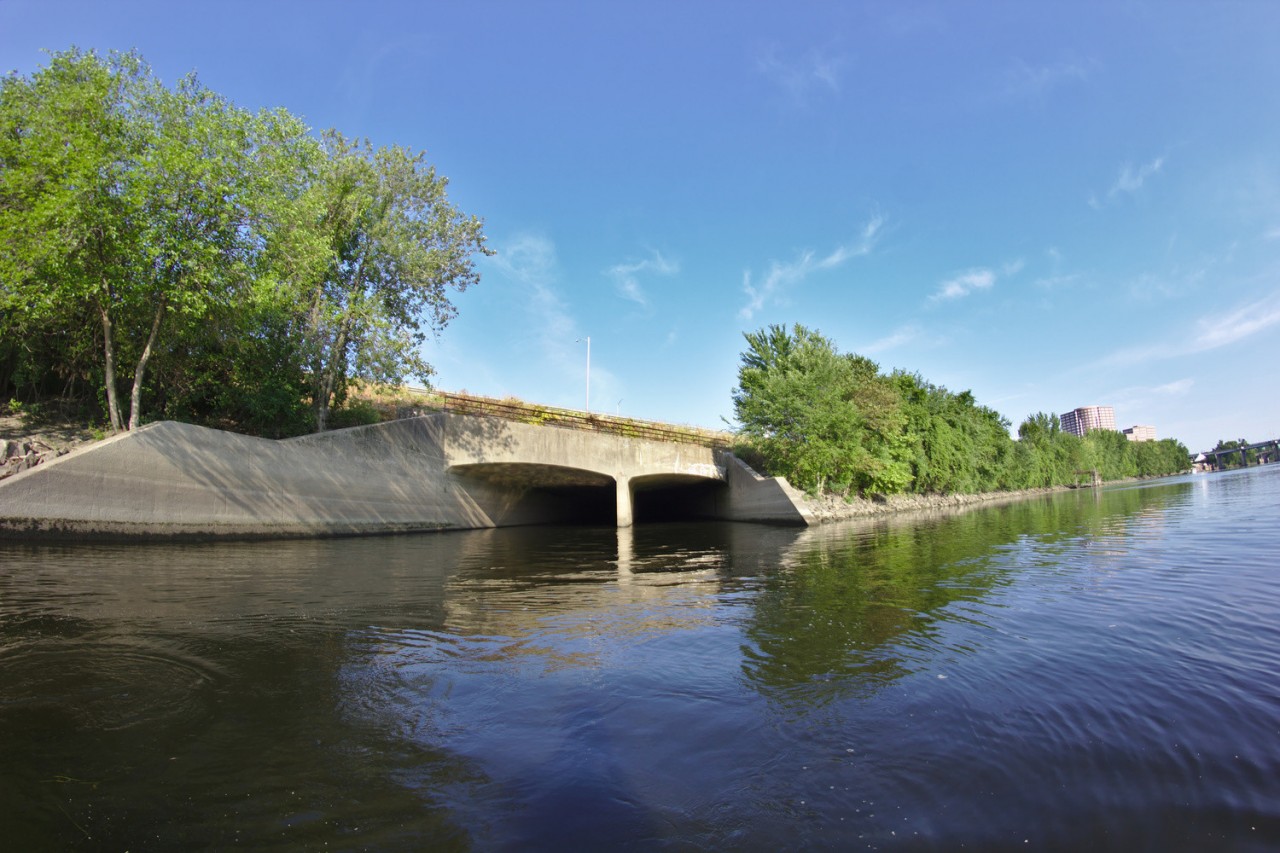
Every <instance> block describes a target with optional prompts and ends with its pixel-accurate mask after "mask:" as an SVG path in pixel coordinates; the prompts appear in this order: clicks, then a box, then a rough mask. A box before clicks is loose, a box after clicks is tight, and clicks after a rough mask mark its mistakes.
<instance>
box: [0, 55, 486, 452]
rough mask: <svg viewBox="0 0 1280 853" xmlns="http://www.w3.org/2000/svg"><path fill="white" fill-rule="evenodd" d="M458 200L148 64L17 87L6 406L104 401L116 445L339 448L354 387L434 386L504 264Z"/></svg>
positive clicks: (6, 96)
mask: <svg viewBox="0 0 1280 853" xmlns="http://www.w3.org/2000/svg"><path fill="white" fill-rule="evenodd" d="M446 186H447V181H446V180H445V179H444V178H443V177H442V176H438V175H437V174H436V173H435V170H434V169H433V168H432V167H431V166H430V165H428V164H427V163H426V161H425V157H424V155H422V154H420V153H419V154H414V153H411V152H409V151H407V150H405V149H403V148H398V147H389V148H377V149H374V148H373V147H372V146H371V145H370V144H369V143H368V142H365V143H363V144H357V143H355V142H351V141H348V140H347V139H345V138H344V137H343V136H341V135H340V134H338V133H336V132H334V131H330V132H329V133H327V134H325V135H324V137H323V139H320V140H317V139H315V138H313V137H312V136H310V135H309V133H308V131H307V129H306V128H305V126H304V125H303V124H302V123H301V122H300V121H299V120H298V119H296V118H294V117H293V116H290V115H289V114H288V113H287V112H284V111H283V110H276V111H266V112H261V113H257V114H253V113H249V112H247V111H244V110H241V109H239V108H237V107H235V106H234V105H233V104H231V103H229V102H228V101H227V100H226V99H224V98H222V97H220V96H218V95H217V94H215V93H213V92H211V91H209V90H208V89H206V88H205V87H203V86H202V85H201V84H200V83H199V82H198V81H197V80H196V78H195V77H194V76H188V77H186V78H183V79H182V80H181V81H179V82H178V84H177V85H176V86H174V87H172V88H168V87H166V86H164V85H162V84H161V83H160V81H158V80H157V79H156V78H155V77H153V76H152V74H151V71H150V69H149V68H148V67H147V66H146V64H145V63H144V62H143V61H142V59H141V57H139V56H138V55H137V54H135V53H128V54H119V53H112V54H110V55H109V56H107V57H102V56H99V55H98V54H96V53H93V52H83V51H79V50H74V49H73V50H70V51H67V52H64V53H58V54H53V55H52V56H51V58H50V62H49V64H48V66H47V67H45V68H42V69H39V70H38V71H36V72H35V73H33V74H32V75H30V76H29V77H22V76H19V75H17V74H10V75H9V76H7V77H5V78H4V79H3V81H2V82H0V392H2V393H15V394H20V395H21V396H23V397H24V398H30V399H39V398H45V397H50V396H58V395H60V396H68V395H80V396H82V397H88V398H90V399H92V398H94V397H96V398H98V399H99V400H100V405H101V408H102V411H103V412H105V414H106V417H107V419H108V421H109V423H110V425H111V428H112V429H113V430H115V431H118V430H120V429H125V428H133V427H135V426H138V425H139V424H140V423H142V422H143V421H144V420H145V419H147V418H148V417H177V418H182V419H185V420H192V421H196V422H201V423H209V424H214V425H218V426H226V427H230V428H235V429H243V430H246V431H250V432H257V433H262V434H267V435H290V434H296V433H298V432H300V431H304V430H305V429H307V426H308V423H309V422H314V424H315V426H316V427H317V428H319V429H323V428H324V427H325V426H326V419H327V414H328V412H329V409H330V408H331V407H341V406H342V404H343V401H344V400H345V398H346V393H347V387H348V384H349V383H350V382H351V381H352V380H353V379H364V380H368V381H374V382H395V381H400V380H401V379H402V378H403V377H404V376H406V375H414V376H418V377H420V378H423V379H425V378H426V377H427V376H428V375H429V374H430V372H431V369H430V366H429V365H427V364H426V363H425V362H424V361H423V360H422V358H421V355H420V354H419V346H420V344H421V343H422V342H423V340H424V337H425V334H426V332H427V331H437V330H439V329H441V328H443V327H444V326H445V325H446V324H447V323H448V321H449V319H450V318H451V317H452V316H453V314H454V307H453V305H452V304H451V302H450V301H449V299H448V298H447V295H448V291H449V290H451V289H457V290H462V289H463V288H465V287H467V286H468V285H470V284H473V283H475V281H476V280H477V278H478V276H477V274H476V272H475V269H474V266H473V264H472V256H473V255H474V254H475V253H476V252H486V251H488V250H487V249H485V247H484V236H483V234H482V231H481V222H480V221H479V220H478V219H475V218H474V217H466V216H464V215H463V214H462V213H460V212H459V211H458V210H457V209H455V208H454V207H453V206H451V205H450V204H449V203H448V201H447V198H446V195H445V188H446ZM94 389H96V391H95V390H94ZM125 399H127V400H128V403H127V411H126V408H125V406H126V404H125V403H124V400H125ZM312 419H314V420H313V421H312Z"/></svg>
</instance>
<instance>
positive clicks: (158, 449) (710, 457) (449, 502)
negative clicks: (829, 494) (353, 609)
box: [0, 412, 812, 538]
mask: <svg viewBox="0 0 1280 853" xmlns="http://www.w3.org/2000/svg"><path fill="white" fill-rule="evenodd" d="M677 518H679V519H684V518H689V519H724V520H734V521H757V522H767V523H775V524H808V523H810V522H811V521H812V518H811V517H810V516H809V515H808V514H807V513H806V511H805V510H804V509H803V508H802V504H801V502H800V500H799V495H798V494H797V493H796V492H795V491H794V490H793V489H792V488H791V487H790V486H789V485H788V484H787V483H786V481H785V480H780V479H776V478H766V477H761V476H759V475H757V474H755V473H754V472H753V471H751V470H750V469H749V468H748V467H747V466H746V465H744V464H743V463H742V462H741V461H740V460H739V459H737V458H736V457H735V456H733V455H732V454H731V453H729V452H728V451H725V450H717V449H713V448H710V447H704V446H700V445H697V444H684V443H678V442H672V441H655V440H649V439H639V438H629V437H626V436H623V435H610V434H601V433H592V432H584V431H580V430H571V429H563V428H557V427H550V426H536V425H530V424H524V423H518V422H514V421H510V420H503V419H499V418H492V417H479V416H473V415H459V414H453V413H445V412H437V413H433V414H428V415H424V416H421V417H415V418H408V419H405V420H398V421H392V422H388V423H383V424H376V425H373V426H367V427H355V428H353V429H346V430H335V431H332V432H326V433H319V434H316V435H309V436H303V437H300V438H295V439H288V440H284V441H272V440H269V439H261V438H253V437H250V436H243V435H235V434H232V433H227V432H222V431H219V430H212V429H206V428H204V427H197V426H192V425H190V424H180V423H175V422H172V421H166V422H161V423H156V424H151V425H149V426H146V427H143V428H142V429H139V430H135V431H133V432H129V433H124V434H122V435H118V436H115V437H113V438H109V439H107V440H105V441H102V442H99V443H98V444H95V445H91V446H89V447H87V448H84V449H82V450H79V451H76V452H74V453H72V454H69V455H67V456H64V457H62V458H59V459H56V460H54V461H52V462H49V463H46V464H43V465H40V466H37V467H35V468H32V469H30V470H28V471H24V472H23V473H21V474H18V475H16V476H13V477H11V478H9V479H7V480H4V481H0V535H6V536H23V535H31V536H41V535H44V536H66V535H71V536H90V537H104V536H105V537H123V538H133V537H174V536H177V537H195V538H206V537H219V536H230V537H241V538H243V537H277V536H322V535H355V534H371V533H389V532H401V531H419V530H441V529H466V528H483V527H503V526H511V525H520V524H553V523H607V524H615V525H617V526H619V527H628V526H630V525H631V524H633V523H635V522H640V523H644V522H646V521H655V520H667V519H677Z"/></svg>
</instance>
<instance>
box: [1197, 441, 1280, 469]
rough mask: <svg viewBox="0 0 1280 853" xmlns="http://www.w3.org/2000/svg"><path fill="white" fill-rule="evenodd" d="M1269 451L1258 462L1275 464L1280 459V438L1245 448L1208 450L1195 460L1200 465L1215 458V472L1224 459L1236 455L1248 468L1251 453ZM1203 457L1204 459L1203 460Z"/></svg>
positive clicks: (1261, 455) (1260, 456) (1260, 455)
mask: <svg viewBox="0 0 1280 853" xmlns="http://www.w3.org/2000/svg"><path fill="white" fill-rule="evenodd" d="M1263 448H1266V449H1267V453H1265V454H1259V459H1258V462H1259V463H1261V464H1265V463H1268V462H1275V461H1276V460H1278V459H1280V438H1273V439H1271V440H1270V441H1259V442H1256V443H1254V444H1249V445H1245V446H1244V447H1232V448H1229V449H1226V450H1206V451H1204V452H1203V453H1199V454H1197V455H1196V457H1195V459H1194V460H1193V461H1194V462H1196V463H1199V464H1209V463H1208V459H1209V458H1210V457H1212V458H1213V463H1212V465H1213V467H1214V469H1215V470H1217V469H1218V468H1221V467H1222V457H1223V456H1231V455H1232V454H1234V453H1239V454H1240V464H1241V465H1245V466H1247V465H1248V464H1249V451H1250V450H1262V449H1263ZM1202 457H1203V459H1202Z"/></svg>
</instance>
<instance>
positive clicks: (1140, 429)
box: [1120, 424, 1156, 441]
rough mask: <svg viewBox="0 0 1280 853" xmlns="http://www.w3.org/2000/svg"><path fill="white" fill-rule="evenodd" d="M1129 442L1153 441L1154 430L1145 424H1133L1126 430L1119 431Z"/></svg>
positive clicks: (1154, 436)
mask: <svg viewBox="0 0 1280 853" xmlns="http://www.w3.org/2000/svg"><path fill="white" fill-rule="evenodd" d="M1120 431H1121V432H1122V433H1124V434H1125V437H1126V438H1128V439H1129V440H1130V441H1155V440H1156V428H1155V427H1153V426H1148V425H1147V424H1135V425H1134V426H1131V427H1129V428H1128V429H1122V430H1120Z"/></svg>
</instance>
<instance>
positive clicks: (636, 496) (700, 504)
mask: <svg viewBox="0 0 1280 853" xmlns="http://www.w3.org/2000/svg"><path fill="white" fill-rule="evenodd" d="M727 489H728V487H727V486H726V485H725V484H724V483H723V482H720V481H717V480H708V479H706V478H705V477H682V476H658V477H637V478H636V479H634V480H632V481H631V512H632V517H633V520H634V523H635V524H652V523H655V522H662V521H693V520H700V519H712V518H717V517H719V509H720V507H721V504H722V503H723V497H722V496H723V495H724V494H725V492H726V490H727Z"/></svg>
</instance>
